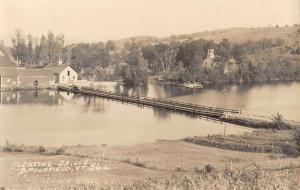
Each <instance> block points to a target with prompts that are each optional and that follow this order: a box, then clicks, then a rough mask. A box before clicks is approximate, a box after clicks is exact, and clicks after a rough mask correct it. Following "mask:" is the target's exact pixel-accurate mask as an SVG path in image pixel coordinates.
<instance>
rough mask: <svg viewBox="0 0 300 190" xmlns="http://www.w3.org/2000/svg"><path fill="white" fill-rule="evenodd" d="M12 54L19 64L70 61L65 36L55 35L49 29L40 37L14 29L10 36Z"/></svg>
mask: <svg viewBox="0 0 300 190" xmlns="http://www.w3.org/2000/svg"><path fill="white" fill-rule="evenodd" d="M12 45H13V47H12V50H11V53H12V56H13V57H14V58H15V60H16V62H17V63H19V64H26V65H29V66H31V65H33V64H39V65H41V66H43V65H46V64H49V63H54V62H58V60H59V59H61V60H62V61H63V62H65V63H67V62H70V49H69V48H68V47H65V36H64V35H63V34H59V35H55V34H54V33H52V32H51V31H49V32H48V34H47V36H45V35H42V36H41V38H40V39H38V38H34V37H33V36H32V35H31V34H28V35H26V36H25V35H24V34H23V33H22V31H21V30H20V29H17V30H16V34H15V36H14V37H13V38H12Z"/></svg>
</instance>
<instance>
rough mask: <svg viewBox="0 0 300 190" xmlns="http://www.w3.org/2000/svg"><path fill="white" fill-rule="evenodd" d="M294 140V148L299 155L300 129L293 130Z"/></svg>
mask: <svg viewBox="0 0 300 190" xmlns="http://www.w3.org/2000/svg"><path fill="white" fill-rule="evenodd" d="M294 141H295V143H296V148H297V150H298V155H299V154H300V129H297V130H295V132H294Z"/></svg>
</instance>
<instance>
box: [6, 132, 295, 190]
mask: <svg viewBox="0 0 300 190" xmlns="http://www.w3.org/2000/svg"><path fill="white" fill-rule="evenodd" d="M254 135H255V134H254ZM273 135H275V136H278V135H279V134H273ZM271 136H272V135H268V137H269V138H271ZM249 138H250V137H249ZM256 138H259V137H258V136H257V137H256ZM283 138H284V137H283ZM9 146H10V147H11V148H18V150H17V151H3V150H4V148H5V147H1V149H2V151H1V152H0V187H1V186H2V187H3V188H6V189H10V188H11V189H51V188H52V189H126V188H127V189H207V188H208V189H233V187H234V188H236V189H247V188H248V189H255V188H256V187H258V188H256V189H292V188H295V189H297V188H298V187H299V186H297V180H299V176H300V175H299V174H300V173H299V172H300V170H299V167H300V158H294V157H289V156H286V155H284V154H276V153H250V152H239V151H232V150H226V149H218V148H214V147H209V146H202V145H197V144H193V143H188V142H185V141H181V140H178V141H158V142H154V143H147V144H137V145H128V146H108V145H102V146H85V145H76V146H63V147H42V148H41V147H39V146H24V145H23V146H17V145H9ZM58 150H60V151H58ZM85 161H86V162H87V163H88V164H87V165H84V164H83V165H80V164H78V163H84V162H85ZM34 163H51V165H52V167H54V166H55V167H56V169H57V168H58V169H57V171H56V170H51V171H49V170H47V171H43V170H42V171H39V170H38V169H39V168H41V166H39V165H34ZM61 163H64V164H66V163H67V164H66V165H64V164H63V166H66V167H57V166H61V165H62V164H61ZM76 163H77V165H76ZM95 163H100V164H101V166H105V168H108V169H103V168H102V169H101V168H100V169H99V170H97V169H96V170H94V169H91V167H92V166H93V164H95ZM32 165H33V166H32ZM34 166H36V167H35V168H34ZM78 166H88V167H83V168H81V169H80V168H79V170H78V171H77V167H78ZM24 167H25V168H26V167H27V170H24ZM28 168H34V169H36V170H30V169H28ZM22 169H23V170H22ZM64 169H65V170H64ZM22 172H23V173H22ZM274 187H276V188H274Z"/></svg>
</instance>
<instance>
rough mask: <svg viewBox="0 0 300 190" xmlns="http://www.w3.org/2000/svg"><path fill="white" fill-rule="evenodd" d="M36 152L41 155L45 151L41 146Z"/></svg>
mask: <svg viewBox="0 0 300 190" xmlns="http://www.w3.org/2000/svg"><path fill="white" fill-rule="evenodd" d="M37 152H38V153H40V154H41V153H44V152H46V149H45V147H43V146H39V147H38V149H37Z"/></svg>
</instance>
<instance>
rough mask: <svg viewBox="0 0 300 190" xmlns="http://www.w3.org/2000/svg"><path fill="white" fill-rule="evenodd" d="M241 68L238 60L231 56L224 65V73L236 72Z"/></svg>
mask: <svg viewBox="0 0 300 190" xmlns="http://www.w3.org/2000/svg"><path fill="white" fill-rule="evenodd" d="M239 68H240V67H239V64H238V63H237V61H236V60H235V59H234V58H230V59H229V60H228V61H227V62H226V63H225V65H224V74H228V73H235V72H237V71H238V70H239Z"/></svg>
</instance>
